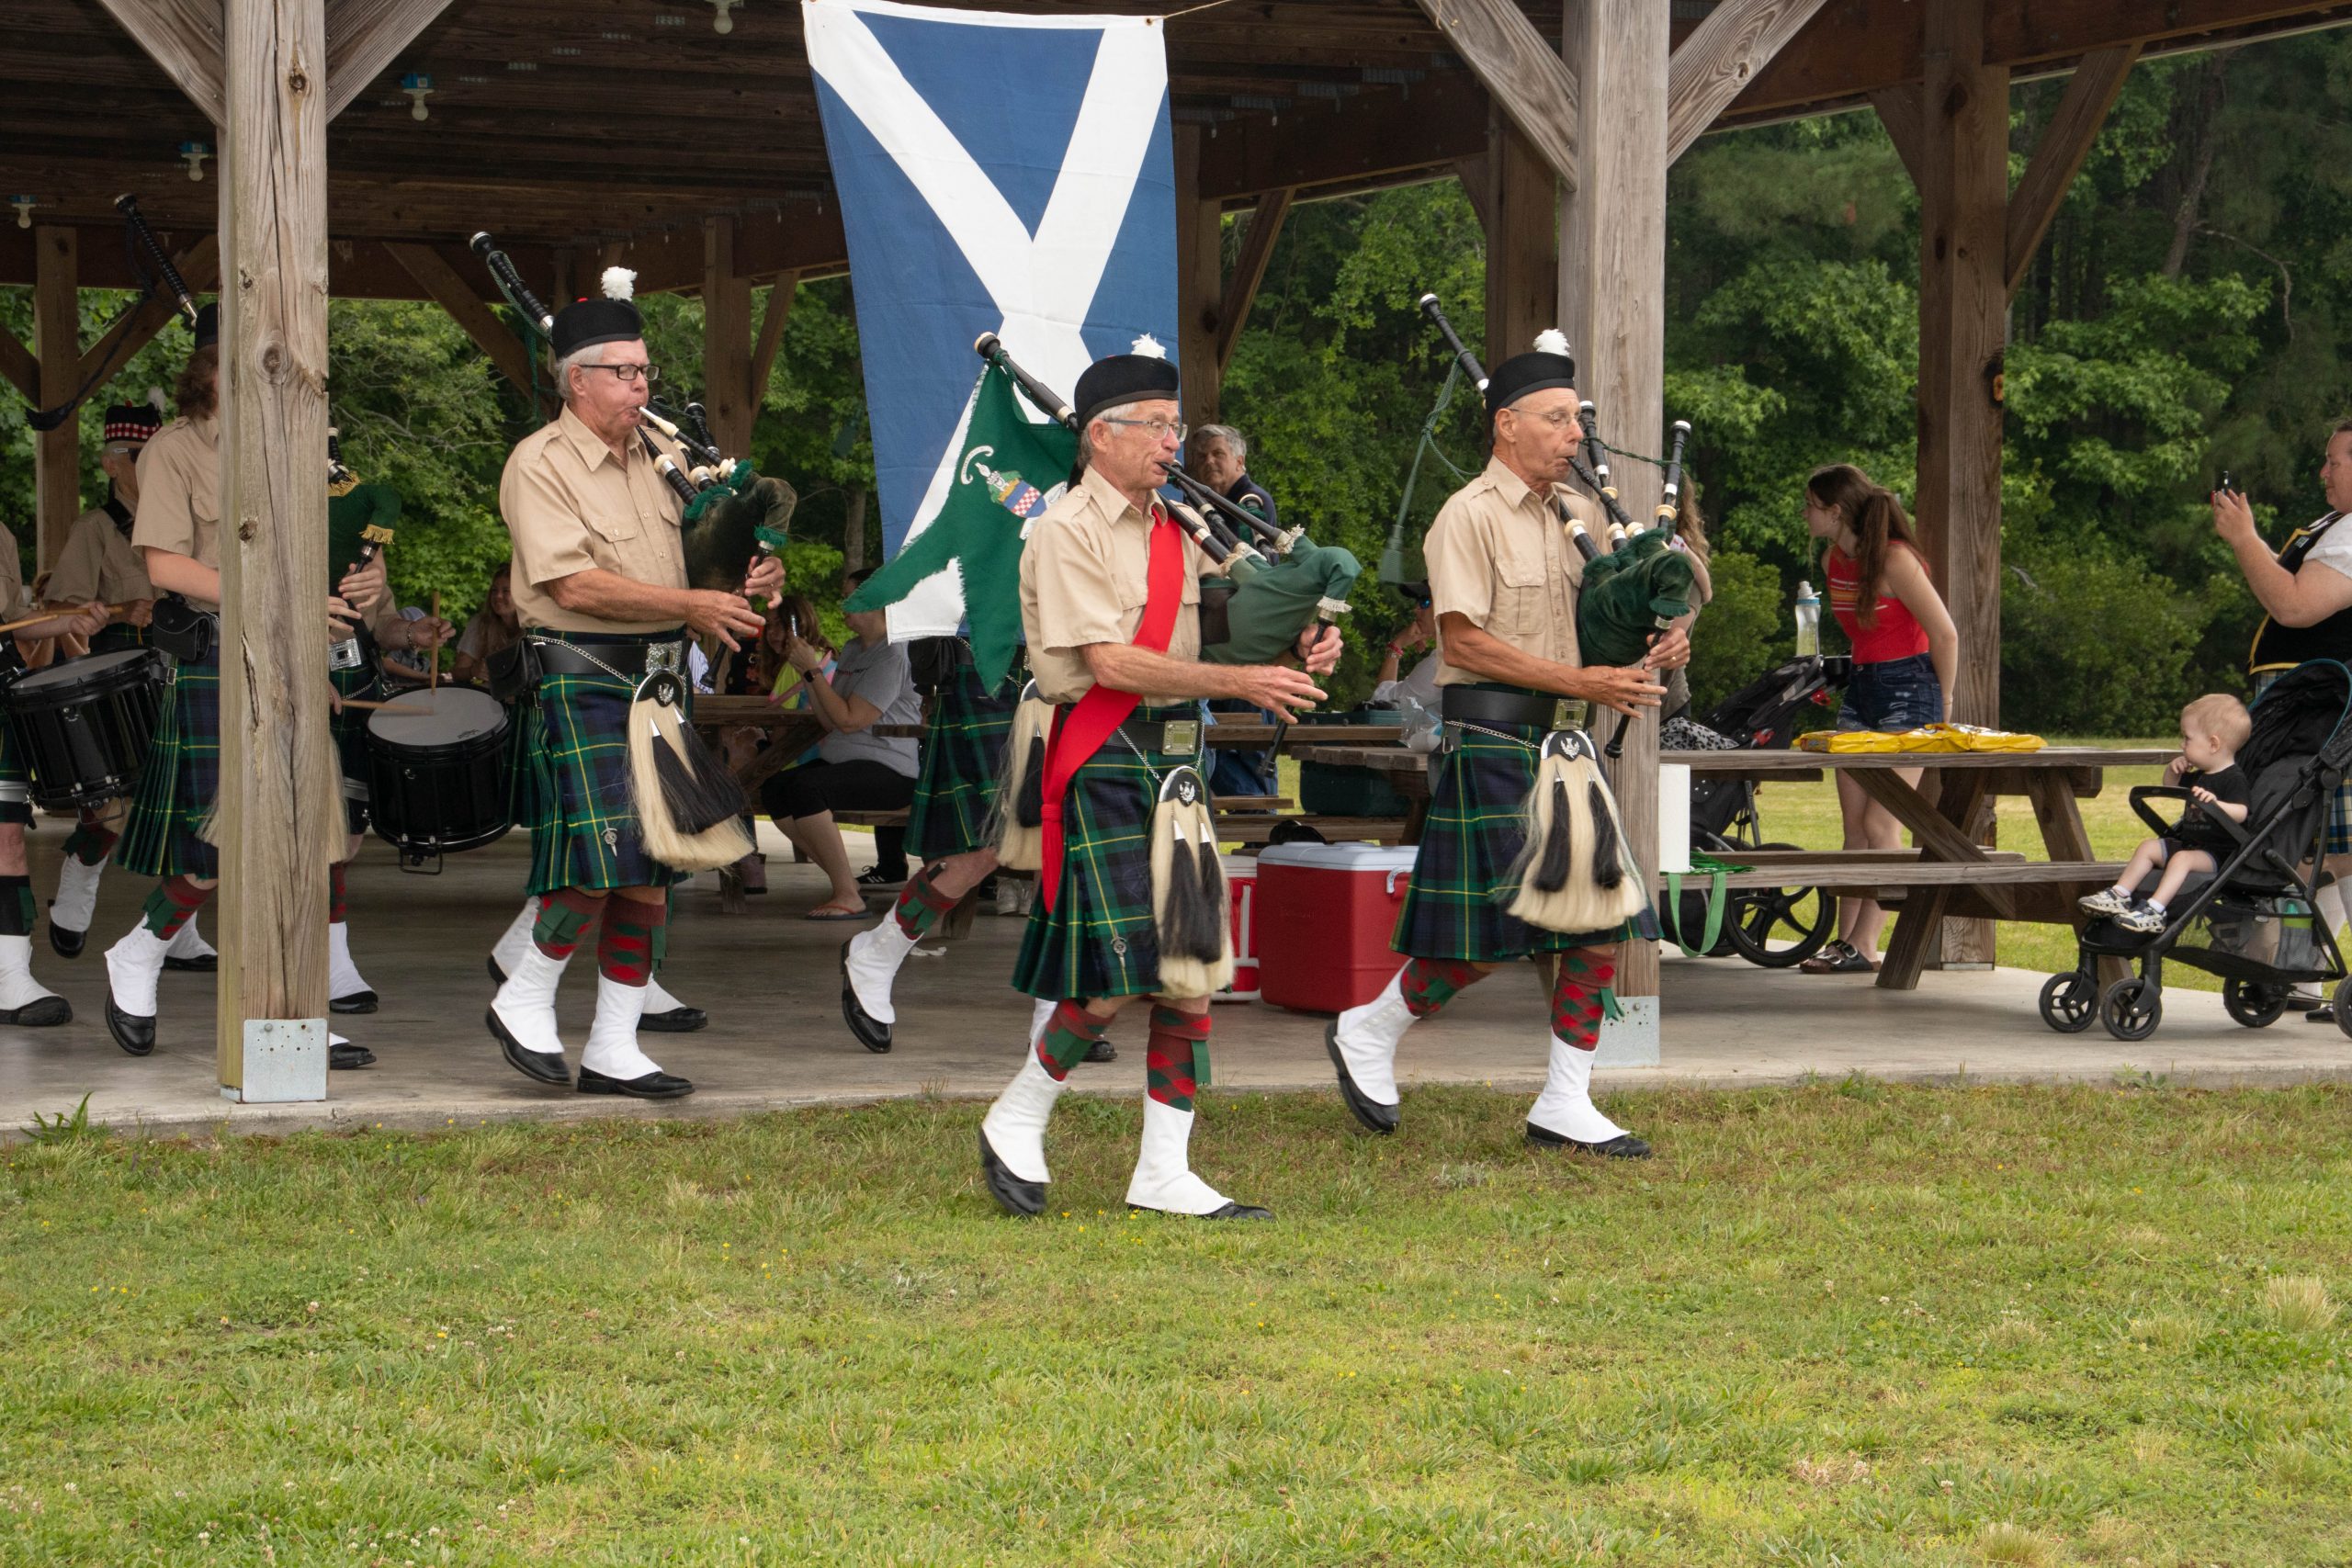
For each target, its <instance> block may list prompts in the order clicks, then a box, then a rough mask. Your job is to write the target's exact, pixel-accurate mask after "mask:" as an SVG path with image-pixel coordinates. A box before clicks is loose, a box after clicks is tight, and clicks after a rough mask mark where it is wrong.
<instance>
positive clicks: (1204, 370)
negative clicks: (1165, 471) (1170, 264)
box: [1176, 125, 1225, 429]
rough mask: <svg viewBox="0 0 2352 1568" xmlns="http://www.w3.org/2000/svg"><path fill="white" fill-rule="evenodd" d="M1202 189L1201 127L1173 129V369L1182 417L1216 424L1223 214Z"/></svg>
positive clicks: (1219, 388) (1222, 295)
mask: <svg viewBox="0 0 2352 1568" xmlns="http://www.w3.org/2000/svg"><path fill="white" fill-rule="evenodd" d="M1200 189H1201V128H1200V127H1199V126H1197V125H1180V126H1178V127H1177V128H1176V365H1177V368H1178V369H1179V370H1180V371H1181V372H1182V375H1183V378H1184V419H1185V422H1186V423H1189V424H1191V425H1193V427H1194V428H1195V429H1197V428H1198V427H1200V426H1201V425H1204V424H1213V423H1216V417H1217V408H1218V405H1219V403H1220V402H1221V400H1222V397H1221V394H1222V392H1223V390H1224V385H1225V378H1224V377H1223V376H1222V375H1220V374H1219V373H1218V365H1219V361H1218V359H1217V353H1216V339H1217V324H1218V323H1217V312H1218V311H1219V310H1221V309H1222V308H1223V307H1224V304H1225V243H1224V241H1225V234H1224V215H1223V212H1222V210H1221V209H1219V207H1218V205H1217V204H1216V202H1215V201H1204V200H1202V199H1201V196H1200Z"/></svg>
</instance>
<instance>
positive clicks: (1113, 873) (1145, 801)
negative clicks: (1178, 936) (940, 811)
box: [1012, 704, 1200, 1001]
mask: <svg viewBox="0 0 2352 1568" xmlns="http://www.w3.org/2000/svg"><path fill="white" fill-rule="evenodd" d="M1199 716H1200V710H1199V709H1198V708H1196V707H1193V705H1190V704H1171V705H1169V706H1167V707H1143V706H1138V707H1136V710H1135V712H1134V713H1133V714H1131V715H1129V718H1130V719H1131V720H1133V721H1138V722H1147V723H1148V722H1154V721H1158V720H1163V719H1171V718H1174V719H1185V718H1198V717H1199ZM1148 760H1149V761H1150V763H1151V766H1146V765H1145V761H1146V760H1145V759H1144V758H1140V757H1137V756H1136V753H1135V752H1134V750H1131V749H1130V748H1129V747H1128V745H1127V743H1126V742H1125V740H1124V739H1120V738H1119V737H1118V736H1116V735H1114V736H1113V737H1112V738H1111V739H1108V740H1106V741H1104V742H1103V749H1102V750H1099V751H1097V752H1095V753H1094V755H1093V756H1091V757H1090V758H1088V759H1087V761H1086V762H1085V764H1084V765H1083V766H1081V767H1080V769H1079V770H1078V775H1077V776H1076V777H1075V778H1073V779H1071V780H1070V785H1069V795H1067V796H1066V797H1065V798H1064V801H1063V805H1062V880H1061V887H1060V890H1059V891H1058V892H1057V894H1056V896H1055V900H1054V904H1055V908H1053V910H1052V911H1051V912H1048V911H1047V910H1046V900H1045V899H1044V898H1043V897H1039V898H1038V900H1037V901H1036V903H1035V904H1034V905H1032V906H1031V907H1030V910H1029V924H1028V925H1027V926H1026V927H1025V928H1024V929H1023V931H1022V933H1021V955H1020V956H1019V957H1018V958H1016V959H1015V960H1014V961H1013V964H1012V984H1013V988H1014V989H1016V990H1021V991H1026V992H1027V993H1028V994H1029V995H1031V996H1033V997H1041V998H1050V999H1052V1000H1055V1001H1065V1000H1069V998H1088V999H1090V1000H1091V999H1092V998H1096V997H1141V996H1149V995H1151V994H1153V993H1155V992H1157V991H1158V990H1159V928H1158V926H1157V924H1156V923H1155V922H1154V920H1153V919H1152V915H1151V812H1152V807H1154V806H1155V805H1156V804H1158V802H1159V780H1158V779H1156V778H1155V777H1153V773H1154V772H1155V770H1157V771H1158V772H1159V773H1162V774H1163V775H1164V774H1165V773H1166V772H1167V770H1169V769H1170V768H1173V767H1177V766H1179V765H1183V766H1192V767H1197V766H1199V765H1200V753H1199V752H1198V751H1174V752H1154V753H1151V754H1150V755H1149V759H1148Z"/></svg>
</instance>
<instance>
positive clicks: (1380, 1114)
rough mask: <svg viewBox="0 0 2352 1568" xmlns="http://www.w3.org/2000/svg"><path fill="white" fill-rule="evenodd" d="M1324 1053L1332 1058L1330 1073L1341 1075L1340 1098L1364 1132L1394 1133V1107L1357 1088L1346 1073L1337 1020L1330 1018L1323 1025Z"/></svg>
mask: <svg viewBox="0 0 2352 1568" xmlns="http://www.w3.org/2000/svg"><path fill="white" fill-rule="evenodd" d="M1323 1051H1324V1054H1325V1055H1329V1057H1330V1058H1331V1070H1332V1071H1333V1072H1335V1073H1338V1074H1339V1075H1340V1099H1341V1100H1345V1101H1347V1105H1348V1110H1349V1111H1351V1113H1353V1115H1354V1116H1355V1119H1356V1120H1357V1121H1358V1122H1362V1123H1363V1129H1364V1131H1365V1132H1367V1133H1379V1134H1389V1133H1393V1132H1395V1131H1396V1130H1397V1107H1395V1106H1393V1105H1383V1104H1381V1103H1380V1101H1378V1100H1374V1099H1373V1098H1372V1097H1371V1096H1370V1095H1368V1094H1366V1093H1364V1091H1363V1090H1362V1089H1358V1088H1357V1087H1356V1080H1355V1079H1354V1078H1353V1077H1351V1076H1350V1075H1349V1073H1348V1064H1347V1059H1346V1058H1345V1057H1343V1056H1341V1055H1340V1021H1339V1020H1337V1019H1333V1020H1332V1021H1330V1022H1329V1023H1327V1024H1325V1025H1324V1026H1323Z"/></svg>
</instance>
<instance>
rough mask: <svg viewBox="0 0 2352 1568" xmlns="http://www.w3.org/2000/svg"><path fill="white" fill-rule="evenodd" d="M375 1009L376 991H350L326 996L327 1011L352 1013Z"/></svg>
mask: <svg viewBox="0 0 2352 1568" xmlns="http://www.w3.org/2000/svg"><path fill="white" fill-rule="evenodd" d="M375 1010H376V993H375V992H373V991H352V992H349V993H347V994H345V995H344V996H340V997H329V998H327V1011H329V1012H340V1013H354V1012H374V1011H375Z"/></svg>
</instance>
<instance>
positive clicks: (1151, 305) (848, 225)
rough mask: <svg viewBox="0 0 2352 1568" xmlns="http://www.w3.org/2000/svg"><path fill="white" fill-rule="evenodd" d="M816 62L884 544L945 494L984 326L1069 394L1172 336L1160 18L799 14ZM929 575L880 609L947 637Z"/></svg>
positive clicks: (1170, 199)
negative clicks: (1096, 373) (1141, 341)
mask: <svg viewBox="0 0 2352 1568" xmlns="http://www.w3.org/2000/svg"><path fill="white" fill-rule="evenodd" d="M800 11H801V17H802V23H803V26H804V28H805V29H806V32H807V36H808V48H809V66H810V68H811V69H812V70H813V71H814V73H815V75H816V85H817V104H818V109H819V113H820V116H821V118H822V121H823V124H824V129H825V146H826V151H827V152H828V153H829V154H830V156H831V161H832V168H833V184H834V186H835V188H836V189H837V190H838V192H839V193H840V200H841V204H842V225H843V227H844V228H845V229H846V230H847V231H848V237H849V260H850V278H851V283H852V287H853V289H854V293H855V295H856V299H857V330H858V338H859V342H860V344H861V347H862V350H863V353H864V355H865V398H866V406H867V410H868V413H869V417H870V419H871V421H872V424H873V430H874V468H875V477H876V488H877V491H878V499H879V500H880V502H881V503H882V533H883V541H884V546H885V548H886V549H887V550H888V551H889V552H890V553H892V554H895V553H896V552H897V551H898V550H899V547H901V546H903V545H904V544H905V543H906V541H907V539H908V538H909V537H910V536H912V535H914V534H917V533H920V532H921V531H922V529H923V528H925V527H927V526H928V525H930V523H931V520H932V519H933V517H935V516H937V515H938V513H939V509H940V506H941V503H942V502H944V500H945V499H946V497H947V493H948V490H949V487H950V486H951V485H952V484H953V483H954V482H955V479H956V475H955V471H954V470H955V464H956V455H957V454H958V453H959V452H960V451H961V450H962V440H961V432H962V429H963V425H964V422H965V421H966V419H967V418H968V416H969V411H970V406H971V401H972V392H973V387H974V384H975V383H976V381H977V380H978V377H979V371H980V362H979V360H978V356H976V355H974V354H973V352H972V340H973V339H974V338H976V337H978V336H979V334H980V333H984V332H993V333H996V334H997V335H998V336H999V337H1001V338H1002V339H1003V340H1004V345H1005V347H1006V349H1007V350H1008V351H1010V352H1011V354H1012V356H1013V358H1015V359H1016V360H1018V361H1019V362H1020V363H1021V364H1022V366H1023V367H1025V368H1026V369H1028V370H1030V371H1031V372H1033V373H1034V374H1035V375H1036V376H1037V377H1038V378H1039V379H1041V380H1043V381H1044V382H1045V383H1046V385H1047V386H1049V387H1052V388H1054V389H1057V391H1059V392H1060V393H1061V394H1062V395H1063V396H1065V397H1067V396H1069V394H1070V391H1071V389H1073V388H1074V387H1075V386H1076V385H1077V382H1078V377H1079V373H1080V371H1082V370H1084V369H1085V368H1086V367H1087V366H1088V365H1089V364H1091V363H1092V362H1093V361H1094V360H1095V359H1097V358H1100V357H1101V356H1103V355H1106V354H1120V353H1125V352H1126V350H1127V347H1128V345H1129V344H1131V343H1133V342H1134V340H1135V339H1136V338H1137V337H1138V336H1141V335H1143V334H1144V333H1150V334H1151V335H1152V336H1154V337H1156V338H1158V339H1159V341H1160V342H1161V343H1163V344H1170V345H1173V344H1175V343H1176V342H1177V333H1176V203H1175V190H1176V177H1175V160H1174V155H1173V152H1172V150H1171V144H1170V134H1169V120H1168V57H1167V52H1166V51H1165V49H1164V48H1163V46H1162V38H1161V33H1162V29H1161V26H1160V19H1159V17H1034V16H1014V15H1010V14H1007V13H1002V12H992V11H955V10H945V9H940V8H936V7H933V6H907V5H897V4H892V3H891V0H804V3H803V4H802V6H801V8H800ZM962 618H963V602H962V597H961V594H960V592H958V590H957V586H956V575H955V573H954V572H953V571H947V572H942V573H940V574H939V575H938V576H936V577H934V578H933V579H931V580H930V581H927V582H926V583H925V584H924V585H923V587H922V588H921V589H919V590H918V591H917V592H915V593H914V594H913V595H911V596H910V597H909V598H908V599H906V600H903V601H901V602H900V603H899V604H894V605H892V606H891V609H890V635H891V636H892V637H896V638H905V637H932V636H939V635H944V634H946V633H950V632H953V631H955V630H956V626H957V625H958V624H959V622H960V621H961V620H962Z"/></svg>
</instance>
